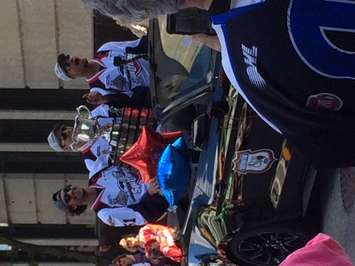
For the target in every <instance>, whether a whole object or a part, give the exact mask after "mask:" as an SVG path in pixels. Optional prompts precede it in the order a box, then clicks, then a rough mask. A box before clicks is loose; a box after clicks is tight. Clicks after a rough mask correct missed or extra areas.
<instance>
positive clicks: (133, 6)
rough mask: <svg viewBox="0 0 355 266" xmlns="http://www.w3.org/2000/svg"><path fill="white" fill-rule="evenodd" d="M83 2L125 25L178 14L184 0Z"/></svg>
mask: <svg viewBox="0 0 355 266" xmlns="http://www.w3.org/2000/svg"><path fill="white" fill-rule="evenodd" d="M82 2H83V3H84V4H85V5H86V6H87V7H89V8H91V9H95V10H97V11H99V12H100V13H101V14H103V15H105V16H108V17H111V18H113V19H115V20H118V21H120V23H123V24H125V23H139V22H141V21H143V20H145V19H148V18H154V17H157V16H159V15H165V14H171V13H176V12H178V10H179V7H180V6H181V4H182V3H183V2H184V0H82Z"/></svg>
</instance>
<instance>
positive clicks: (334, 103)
mask: <svg viewBox="0 0 355 266" xmlns="http://www.w3.org/2000/svg"><path fill="white" fill-rule="evenodd" d="M306 106H307V107H309V108H311V109H313V110H324V109H326V110H331V111H339V110H340V109H341V107H342V106H343V101H342V100H341V99H340V98H339V97H338V96H336V95H334V94H332V93H319V94H314V95H311V96H309V97H308V98H307V101H306Z"/></svg>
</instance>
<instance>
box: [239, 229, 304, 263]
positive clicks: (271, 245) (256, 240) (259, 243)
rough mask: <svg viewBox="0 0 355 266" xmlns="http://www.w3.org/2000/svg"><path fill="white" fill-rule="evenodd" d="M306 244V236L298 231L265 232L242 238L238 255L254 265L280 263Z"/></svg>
mask: <svg viewBox="0 0 355 266" xmlns="http://www.w3.org/2000/svg"><path fill="white" fill-rule="evenodd" d="M304 244H305V238H304V236H302V235H299V234H297V233H288V232H287V233H280V232H263V233H259V234H257V235H254V236H250V237H247V238H244V239H242V240H241V241H240V242H239V244H238V246H237V252H238V254H239V256H238V257H241V259H243V260H244V261H246V262H248V263H251V264H253V265H279V264H280V263H281V262H282V261H283V260H284V259H285V258H286V256H287V255H288V254H290V253H291V252H293V251H294V250H296V249H298V248H300V247H302V246H303V245H304Z"/></svg>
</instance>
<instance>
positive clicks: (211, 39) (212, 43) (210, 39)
mask: <svg viewBox="0 0 355 266" xmlns="http://www.w3.org/2000/svg"><path fill="white" fill-rule="evenodd" d="M191 38H192V40H193V41H194V42H199V43H202V44H204V45H206V46H208V47H210V48H211V49H213V50H216V51H218V52H220V51H221V45H220V43H219V40H218V38H217V36H211V35H207V34H204V33H199V34H194V35H192V36H191Z"/></svg>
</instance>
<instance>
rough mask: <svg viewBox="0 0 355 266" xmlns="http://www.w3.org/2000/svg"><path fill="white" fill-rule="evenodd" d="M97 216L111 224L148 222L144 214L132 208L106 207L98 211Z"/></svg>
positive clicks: (123, 224) (127, 224)
mask: <svg viewBox="0 0 355 266" xmlns="http://www.w3.org/2000/svg"><path fill="white" fill-rule="evenodd" d="M97 217H98V218H99V219H100V220H101V221H102V222H104V223H105V224H107V225H109V226H115V227H120V226H135V225H143V224H145V223H146V221H145V219H144V218H143V216H142V215H141V214H140V213H139V212H136V211H134V210H133V209H131V208H127V207H120V208H105V209H102V210H100V211H99V212H98V213H97Z"/></svg>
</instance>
